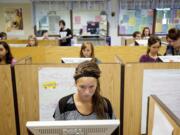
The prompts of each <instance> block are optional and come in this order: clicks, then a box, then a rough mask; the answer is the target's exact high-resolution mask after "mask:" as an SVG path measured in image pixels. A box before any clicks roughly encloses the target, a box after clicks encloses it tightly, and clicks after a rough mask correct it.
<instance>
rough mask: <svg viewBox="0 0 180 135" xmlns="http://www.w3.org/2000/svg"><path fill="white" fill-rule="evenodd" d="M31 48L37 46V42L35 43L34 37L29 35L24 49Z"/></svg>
mask: <svg viewBox="0 0 180 135" xmlns="http://www.w3.org/2000/svg"><path fill="white" fill-rule="evenodd" d="M33 46H38V41H37V38H36V36H34V35H30V36H29V37H28V44H27V46H26V47H33Z"/></svg>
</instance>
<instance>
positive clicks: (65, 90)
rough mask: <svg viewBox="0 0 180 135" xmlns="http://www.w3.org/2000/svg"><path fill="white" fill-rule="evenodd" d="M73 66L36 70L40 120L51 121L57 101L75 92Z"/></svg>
mask: <svg viewBox="0 0 180 135" xmlns="http://www.w3.org/2000/svg"><path fill="white" fill-rule="evenodd" d="M74 73H75V68H64V67H53V68H50V67H48V68H42V69H40V70H39V72H38V79H39V107H40V109H39V110H40V120H41V121H52V120H54V118H53V114H54V111H55V108H56V106H57V104H58V101H59V100H60V99H61V98H62V97H64V96H67V95H69V94H72V93H75V92H76V87H75V82H74V79H73V75H74Z"/></svg>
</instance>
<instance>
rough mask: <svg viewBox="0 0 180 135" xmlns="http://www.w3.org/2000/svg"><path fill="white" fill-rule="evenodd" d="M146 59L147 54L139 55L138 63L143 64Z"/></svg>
mask: <svg viewBox="0 0 180 135" xmlns="http://www.w3.org/2000/svg"><path fill="white" fill-rule="evenodd" d="M147 58H148V55H147V54H143V55H141V57H140V59H139V62H145V61H146V59H147Z"/></svg>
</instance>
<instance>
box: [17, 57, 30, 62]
mask: <svg viewBox="0 0 180 135" xmlns="http://www.w3.org/2000/svg"><path fill="white" fill-rule="evenodd" d="M16 64H32V57H31V56H25V57H23V58H21V59H18V60H17V62H16Z"/></svg>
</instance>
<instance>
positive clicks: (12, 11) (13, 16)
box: [4, 8, 24, 34]
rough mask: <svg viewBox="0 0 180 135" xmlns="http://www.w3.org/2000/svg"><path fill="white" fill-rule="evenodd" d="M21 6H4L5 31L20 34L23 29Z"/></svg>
mask: <svg viewBox="0 0 180 135" xmlns="http://www.w3.org/2000/svg"><path fill="white" fill-rule="evenodd" d="M22 14H23V13H22V8H5V10H4V18H5V32H7V33H12V32H13V33H14V34H22V33H23V30H24V26H23V15H22Z"/></svg>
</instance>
